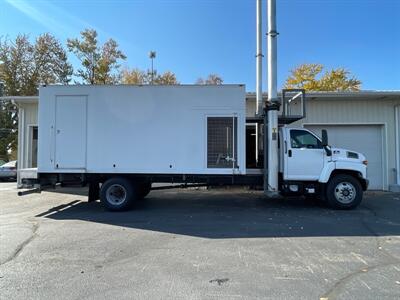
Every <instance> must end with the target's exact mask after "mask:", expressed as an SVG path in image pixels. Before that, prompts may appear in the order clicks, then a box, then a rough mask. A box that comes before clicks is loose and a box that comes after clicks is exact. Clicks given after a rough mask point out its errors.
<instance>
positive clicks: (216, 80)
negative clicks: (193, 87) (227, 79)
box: [196, 74, 224, 85]
mask: <svg viewBox="0 0 400 300" xmlns="http://www.w3.org/2000/svg"><path fill="white" fill-rule="evenodd" d="M223 82H224V80H223V79H222V77H220V76H219V75H217V74H210V75H208V76H207V78H206V79H203V78H201V77H200V78H199V79H197V81H196V84H214V85H219V84H222V83H223Z"/></svg>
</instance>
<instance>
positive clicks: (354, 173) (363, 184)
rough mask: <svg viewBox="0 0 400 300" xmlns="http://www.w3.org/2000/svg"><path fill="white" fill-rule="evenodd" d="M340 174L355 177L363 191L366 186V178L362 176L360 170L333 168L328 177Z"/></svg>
mask: <svg viewBox="0 0 400 300" xmlns="http://www.w3.org/2000/svg"><path fill="white" fill-rule="evenodd" d="M341 174H345V175H350V176H352V177H354V178H355V179H357V180H358V182H360V184H361V187H362V189H363V191H365V190H366V189H367V188H368V182H367V180H365V179H364V178H363V176H362V174H361V172H359V171H356V170H346V169H335V170H333V171H332V172H331V175H330V176H329V179H331V178H333V177H334V176H336V175H341Z"/></svg>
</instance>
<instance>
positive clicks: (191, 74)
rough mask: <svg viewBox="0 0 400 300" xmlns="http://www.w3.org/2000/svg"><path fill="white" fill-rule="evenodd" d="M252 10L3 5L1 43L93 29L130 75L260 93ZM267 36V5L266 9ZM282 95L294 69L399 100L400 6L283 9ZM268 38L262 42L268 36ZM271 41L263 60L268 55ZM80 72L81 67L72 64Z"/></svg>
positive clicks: (230, 2) (223, 0)
mask: <svg viewBox="0 0 400 300" xmlns="http://www.w3.org/2000/svg"><path fill="white" fill-rule="evenodd" d="M255 5H256V1H255V0H141V1H139V0H114V1H113V0H53V1H50V0H46V1H45V0H0V36H3V38H4V37H5V36H8V38H10V39H13V38H15V36H16V35H17V34H18V33H27V34H30V37H31V38H32V39H34V38H35V37H36V36H38V35H39V34H41V33H44V32H50V33H52V34H53V35H55V36H56V37H57V38H58V39H59V40H60V41H61V42H62V43H64V45H65V43H66V40H67V38H74V37H78V36H79V33H80V31H82V30H83V29H85V28H94V29H96V30H97V31H98V33H99V39H100V41H101V42H104V41H106V40H107V39H108V38H113V39H115V40H116V41H117V42H118V44H119V45H120V49H121V50H122V51H123V52H124V53H125V54H126V56H127V60H126V61H124V62H123V63H122V65H123V67H130V68H132V67H138V68H141V69H147V68H149V67H150V59H149V58H148V53H149V51H150V50H154V51H156V52H157V57H156V59H155V62H154V63H155V68H156V69H157V70H158V72H164V71H167V70H170V71H173V72H174V73H175V74H176V75H177V78H178V80H179V81H180V82H181V83H188V84H190V83H194V82H195V81H196V80H197V79H198V78H199V77H206V76H207V75H208V74H210V73H216V74H219V75H220V76H221V77H222V78H223V79H224V83H244V84H246V90H247V91H248V92H251V91H254V90H255V54H256V6H255ZM263 9H264V12H263V18H264V20H263V21H264V26H263V28H264V33H265V32H266V25H265V23H266V22H265V21H266V0H264V1H263ZM277 22H278V23H277V26H278V32H279V37H278V88H282V87H283V84H284V81H285V79H286V78H287V76H288V75H289V72H290V70H291V69H293V68H295V67H296V66H297V65H299V64H302V63H321V64H323V65H325V66H326V68H327V70H329V69H332V68H337V67H344V68H346V69H348V70H349V71H351V73H352V74H353V75H354V76H356V77H357V78H358V79H360V80H361V81H362V89H363V90H400V0H277ZM264 37H265V35H264ZM265 49H266V40H264V51H263V52H264V54H266V50H265ZM70 58H71V61H72V63H73V64H74V67H79V62H78V61H77V60H76V58H74V57H73V54H70ZM266 72H267V69H266V62H264V67H263V73H264V80H263V90H266V77H267V76H266Z"/></svg>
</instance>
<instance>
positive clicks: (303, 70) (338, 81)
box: [285, 64, 361, 91]
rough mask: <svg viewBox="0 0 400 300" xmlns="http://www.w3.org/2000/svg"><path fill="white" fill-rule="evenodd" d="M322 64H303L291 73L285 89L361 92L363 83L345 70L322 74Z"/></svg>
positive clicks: (339, 69) (333, 70)
mask: <svg viewBox="0 0 400 300" xmlns="http://www.w3.org/2000/svg"><path fill="white" fill-rule="evenodd" d="M323 70H324V66H323V65H321V64H302V65H300V66H298V67H296V68H295V69H293V70H292V71H291V73H290V76H289V77H288V78H287V79H286V83H285V88H287V89H293V88H302V89H305V90H308V91H359V90H360V87H361V81H360V80H358V79H356V78H355V77H354V76H351V73H350V72H349V71H348V70H346V69H344V68H337V69H332V70H330V71H326V72H325V73H323V74H321V73H322V71H323Z"/></svg>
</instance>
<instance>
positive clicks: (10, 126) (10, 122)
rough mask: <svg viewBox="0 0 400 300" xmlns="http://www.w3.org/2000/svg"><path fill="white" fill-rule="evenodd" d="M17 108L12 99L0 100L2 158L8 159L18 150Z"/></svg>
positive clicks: (0, 145) (0, 158) (0, 153)
mask: <svg viewBox="0 0 400 300" xmlns="http://www.w3.org/2000/svg"><path fill="white" fill-rule="evenodd" d="M17 117H18V116H17V108H16V106H15V105H14V104H13V103H11V101H0V160H4V161H8V160H9V158H10V152H14V153H15V152H16V151H17V136H18V133H17V127H18V123H17Z"/></svg>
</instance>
